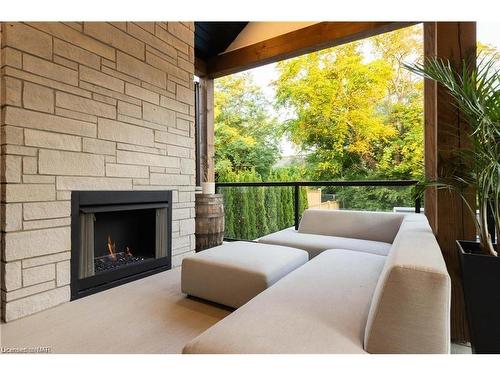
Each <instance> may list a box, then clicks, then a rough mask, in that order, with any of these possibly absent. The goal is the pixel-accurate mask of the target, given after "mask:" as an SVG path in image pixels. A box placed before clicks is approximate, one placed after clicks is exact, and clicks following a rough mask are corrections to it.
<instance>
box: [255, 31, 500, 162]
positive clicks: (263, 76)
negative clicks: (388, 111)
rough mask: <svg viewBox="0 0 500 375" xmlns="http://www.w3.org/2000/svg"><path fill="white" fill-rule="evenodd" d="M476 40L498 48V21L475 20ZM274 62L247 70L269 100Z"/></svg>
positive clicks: (285, 146) (289, 151)
mask: <svg viewBox="0 0 500 375" xmlns="http://www.w3.org/2000/svg"><path fill="white" fill-rule="evenodd" d="M477 40H478V41H480V42H481V43H484V44H489V45H492V46H494V47H496V48H497V49H499V50H500V22H482V21H480V22H477ZM275 68H276V63H272V64H268V65H264V66H261V67H258V68H254V69H250V70H248V71H247V72H250V74H251V75H252V77H253V80H254V83H255V84H256V85H258V86H260V88H261V89H262V91H263V92H264V94H265V95H266V97H267V99H268V100H269V101H272V100H273V98H274V88H273V86H272V85H271V82H272V81H273V80H276V79H277V78H278V74H277V72H276V69H275ZM297 151H298V150H295V149H294V147H293V144H292V143H290V142H289V141H288V140H286V139H283V140H282V142H281V153H282V156H290V155H295V154H296V153H297Z"/></svg>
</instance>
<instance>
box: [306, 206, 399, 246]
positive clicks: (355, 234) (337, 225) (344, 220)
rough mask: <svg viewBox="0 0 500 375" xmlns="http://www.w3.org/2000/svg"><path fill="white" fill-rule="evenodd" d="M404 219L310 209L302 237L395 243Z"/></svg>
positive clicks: (307, 212)
mask: <svg viewBox="0 0 500 375" xmlns="http://www.w3.org/2000/svg"><path fill="white" fill-rule="evenodd" d="M403 218H404V215H403V214H395V213H392V212H368V211H343V210H320V209H308V210H305V211H304V214H303V215H302V220H301V221H300V225H299V233H309V234H322V235H325V236H337V237H348V238H357V239H360V240H370V241H380V242H388V243H392V241H393V240H394V237H396V234H397V233H398V230H399V227H400V225H401V222H402V221H403Z"/></svg>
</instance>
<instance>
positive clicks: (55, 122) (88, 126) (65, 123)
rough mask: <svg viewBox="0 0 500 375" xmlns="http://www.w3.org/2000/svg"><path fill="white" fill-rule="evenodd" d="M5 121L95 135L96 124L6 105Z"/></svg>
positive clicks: (18, 124)
mask: <svg viewBox="0 0 500 375" xmlns="http://www.w3.org/2000/svg"><path fill="white" fill-rule="evenodd" d="M5 123H6V124H8V125H14V126H21V127H27V128H33V129H39V130H50V131H55V132H60V133H66V134H74V135H83V136H87V137H95V136H96V134H97V126H96V124H92V123H89V122H85V121H79V120H72V119H68V118H64V117H60V116H54V115H49V114H46V113H40V112H34V111H28V110H25V109H20V108H14V107H7V109H6V111H5Z"/></svg>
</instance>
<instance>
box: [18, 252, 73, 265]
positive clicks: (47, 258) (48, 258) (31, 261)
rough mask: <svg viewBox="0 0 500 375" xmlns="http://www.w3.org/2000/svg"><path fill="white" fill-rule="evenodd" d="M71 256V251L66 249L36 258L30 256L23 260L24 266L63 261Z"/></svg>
mask: <svg viewBox="0 0 500 375" xmlns="http://www.w3.org/2000/svg"><path fill="white" fill-rule="evenodd" d="M70 258H71V252H70V251H65V252H62V253H58V254H51V255H44V256H40V257H36V258H28V259H23V260H22V266H23V268H30V267H36V266H41V265H43V264H49V263H56V262H62V261H63V260H68V259H70Z"/></svg>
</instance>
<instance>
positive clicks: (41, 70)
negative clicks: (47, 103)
mask: <svg viewBox="0 0 500 375" xmlns="http://www.w3.org/2000/svg"><path fill="white" fill-rule="evenodd" d="M23 69H25V70H27V71H28V72H30V73H34V74H37V75H39V76H43V77H47V78H50V79H53V80H55V81H59V82H63V83H67V84H69V85H74V86H77V85H78V72H77V71H76V70H72V69H69V68H66V67H65V66H62V65H57V64H54V63H52V62H50V61H47V60H43V59H39V58H38V57H34V56H31V55H27V54H23Z"/></svg>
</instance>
